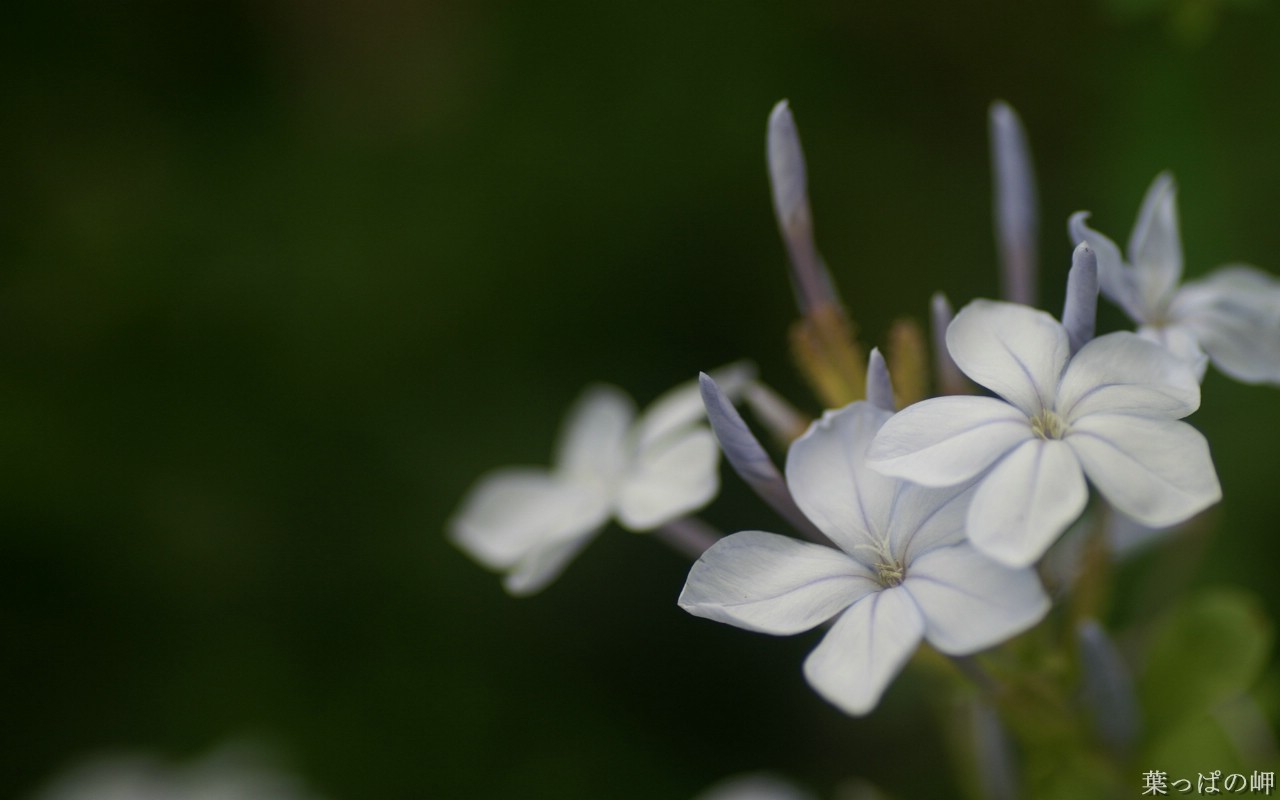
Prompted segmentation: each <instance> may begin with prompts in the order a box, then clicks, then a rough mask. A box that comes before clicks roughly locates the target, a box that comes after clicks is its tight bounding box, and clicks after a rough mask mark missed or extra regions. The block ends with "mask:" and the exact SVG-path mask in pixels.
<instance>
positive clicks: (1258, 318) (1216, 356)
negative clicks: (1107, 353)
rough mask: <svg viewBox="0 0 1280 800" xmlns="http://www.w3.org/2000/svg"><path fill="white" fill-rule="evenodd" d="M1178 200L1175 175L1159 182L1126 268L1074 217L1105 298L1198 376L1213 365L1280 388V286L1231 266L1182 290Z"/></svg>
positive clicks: (1146, 203) (1076, 238)
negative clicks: (1095, 257)
mask: <svg viewBox="0 0 1280 800" xmlns="http://www.w3.org/2000/svg"><path fill="white" fill-rule="evenodd" d="M1176 194H1177V189H1176V186H1175V185H1174V182H1173V177H1172V176H1171V175H1169V174H1168V173H1162V174H1160V175H1158V176H1156V179H1155V180H1154V181H1153V182H1152V184H1151V188H1150V189H1148V190H1147V194H1146V197H1145V198H1144V199H1143V201H1142V207H1141V209H1140V210H1139V212H1138V220H1137V223H1136V224H1135V225H1134V227H1133V233H1132V235H1131V236H1130V237H1129V247H1128V251H1129V252H1128V255H1129V258H1128V261H1127V262H1126V261H1125V259H1124V258H1122V257H1121V255H1120V248H1118V247H1117V246H1116V245H1115V243H1114V242H1112V241H1111V239H1109V238H1107V237H1106V236H1104V235H1103V234H1101V233H1099V232H1097V231H1095V230H1093V229H1092V228H1090V227H1089V226H1088V225H1087V224H1085V221H1086V220H1087V219H1088V218H1089V213H1088V212H1086V211H1080V212H1077V213H1076V214H1073V215H1072V217H1071V220H1070V222H1069V223H1068V230H1069V233H1070V236H1071V239H1072V241H1073V242H1081V241H1083V242H1088V244H1089V246H1090V247H1092V248H1093V249H1094V250H1095V251H1096V252H1097V254H1098V269H1099V279H1100V282H1101V284H1102V292H1103V294H1105V295H1106V296H1107V297H1108V298H1109V299H1110V300H1111V301H1112V302H1114V303H1115V304H1116V305H1118V306H1120V308H1122V309H1123V310H1124V311H1125V313H1127V314H1128V315H1129V316H1130V317H1131V318H1132V319H1133V321H1134V322H1136V323H1138V326H1139V328H1138V334H1139V335H1140V336H1143V337H1144V338H1147V339H1151V340H1152V341H1155V342H1159V343H1160V344H1161V345H1163V346H1164V347H1166V348H1167V349H1168V350H1169V351H1170V352H1172V353H1173V354H1174V355H1176V356H1178V357H1179V358H1182V359H1184V360H1185V361H1187V362H1189V363H1190V364H1192V365H1193V367H1194V369H1195V370H1196V371H1197V374H1198V376H1199V377H1201V378H1203V376H1204V371H1205V362H1206V361H1212V362H1213V364H1214V366H1216V367H1217V368H1218V369H1220V370H1222V371H1223V372H1224V373H1226V374H1227V375H1229V376H1231V377H1233V378H1235V379H1236V380H1240V381H1244V382H1246V383H1273V384H1280V280H1277V279H1276V278H1275V277H1273V276H1271V275H1268V274H1266V273H1265V272H1262V271H1260V270H1258V269H1255V268H1253V267H1248V266H1243V265H1231V266H1226V267H1222V268H1220V269H1218V270H1216V271H1214V272H1213V273H1211V274H1210V275H1209V276H1207V277H1205V278H1201V279H1199V280H1194V281H1188V282H1187V283H1185V284H1182V285H1181V286H1179V282H1180V281H1181V280H1182V241H1181V239H1180V237H1179V234H1178V207H1177V199H1176Z"/></svg>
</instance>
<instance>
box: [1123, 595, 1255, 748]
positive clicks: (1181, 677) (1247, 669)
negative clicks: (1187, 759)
mask: <svg viewBox="0 0 1280 800" xmlns="http://www.w3.org/2000/svg"><path fill="white" fill-rule="evenodd" d="M1271 637H1272V627H1271V623H1270V621H1269V620H1268V619H1267V618H1266V616H1265V615H1264V614H1263V613H1262V610H1261V607H1260V603H1259V601H1258V599H1257V598H1255V597H1254V596H1253V595H1251V594H1249V593H1247V592H1243V591H1238V590H1235V589H1216V590H1212V591H1208V592H1204V593H1202V594H1199V595H1196V596H1194V597H1192V598H1190V599H1189V600H1187V601H1185V602H1184V603H1183V604H1182V605H1180V606H1179V607H1177V608H1176V609H1174V611H1173V612H1172V613H1171V614H1170V616H1169V618H1168V619H1167V620H1166V621H1165V622H1164V624H1163V625H1162V626H1161V627H1160V629H1159V630H1158V631H1157V632H1156V634H1155V637H1154V638H1153V640H1152V642H1151V645H1150V649H1149V651H1148V653H1147V667H1146V671H1145V673H1144V675H1143V679H1142V686H1141V687H1140V693H1141V697H1142V700H1143V708H1144V711H1145V719H1147V720H1148V721H1149V723H1150V726H1151V730H1152V731H1153V732H1160V731H1165V730H1167V729H1172V728H1174V727H1177V726H1179V724H1180V723H1181V722H1182V721H1183V720H1185V719H1187V718H1189V717H1191V716H1199V715H1203V714H1205V713H1207V712H1209V711H1212V710H1213V708H1214V707H1215V706H1217V705H1219V704H1221V703H1222V702H1224V701H1226V700H1230V699H1231V698H1233V697H1236V696H1238V695H1240V694H1242V693H1243V692H1245V691H1246V690H1248V689H1249V688H1250V687H1251V686H1252V685H1253V684H1254V682H1255V681H1257V680H1258V677H1259V675H1260V673H1261V671H1262V669H1263V667H1264V666H1265V664H1266V661H1267V655H1268V653H1269V652H1270V650H1271Z"/></svg>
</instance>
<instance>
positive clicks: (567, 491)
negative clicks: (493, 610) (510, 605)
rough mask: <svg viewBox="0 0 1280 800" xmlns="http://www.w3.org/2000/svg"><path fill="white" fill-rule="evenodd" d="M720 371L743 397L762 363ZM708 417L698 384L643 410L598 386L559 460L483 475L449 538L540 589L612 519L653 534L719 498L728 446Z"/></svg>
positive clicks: (580, 404)
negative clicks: (722, 447)
mask: <svg viewBox="0 0 1280 800" xmlns="http://www.w3.org/2000/svg"><path fill="white" fill-rule="evenodd" d="M712 374H713V375H714V376H715V378H716V380H717V381H718V382H719V383H720V384H721V386H723V387H725V389H726V392H728V393H729V394H730V395H732V396H736V395H737V394H738V393H740V392H741V391H742V390H743V388H744V387H745V386H746V385H747V384H748V383H749V382H750V381H751V379H752V376H753V370H752V368H750V367H749V366H747V365H744V364H734V365H730V366H728V367H725V368H724V369H721V370H717V371H715V372H713V373H712ZM704 420H705V412H704V410H703V406H702V398H701V395H700V394H699V390H698V383H697V381H689V382H688V383H685V384H682V385H680V386H677V387H676V388H674V389H672V390H671V391H669V392H667V393H666V394H664V395H662V396H661V397H659V398H658V399H657V400H656V401H654V403H653V404H652V405H651V406H649V408H648V409H646V410H645V412H644V413H643V414H641V415H640V416H639V417H637V416H636V411H635V405H634V403H633V402H632V401H631V398H630V397H628V396H627V395H626V394H625V393H624V392H623V391H622V390H620V389H617V388H615V387H612V386H603V385H601V386H594V387H591V388H589V389H587V390H586V392H584V393H583V395H582V396H581V397H580V398H579V400H578V401H577V403H575V404H574V406H573V407H572V409H570V411H569V414H568V415H567V417H566V419H565V422H564V427H563V430H562V432H561V435H560V440H559V442H558V444H557V446H556V455H555V461H554V466H553V467H552V468H550V469H547V468H545V467H506V468H503V469H498V470H495V471H493V472H490V473H489V474H487V475H485V476H483V477H482V478H480V479H479V480H478V481H477V482H476V483H475V485H474V486H472V488H471V490H470V491H469V492H468V493H467V496H466V497H465V498H464V499H463V501H462V505H461V508H460V509H459V511H458V513H457V514H456V515H455V516H454V518H453V519H452V520H451V521H450V523H449V537H450V539H452V541H453V542H454V544H456V545H457V546H458V547H460V548H461V549H462V550H464V551H465V552H466V553H467V554H468V555H470V556H471V557H472V558H474V559H475V560H476V561H478V562H480V563H481V564H482V565H484V566H486V567H488V568H490V569H492V570H495V571H498V572H503V573H505V577H504V579H503V585H504V586H505V587H506V589H507V591H508V592H510V593H511V594H513V595H530V594H533V593H535V592H538V591H540V590H541V589H543V588H544V587H546V586H547V585H548V584H549V583H551V582H552V581H553V580H555V579H556V577H557V576H558V575H559V574H560V572H561V571H562V570H563V569H564V568H565V566H566V565H568V563H569V561H571V560H572V559H573V557H574V556H575V555H577V553H578V551H580V550H581V549H582V548H583V547H585V546H586V545H587V543H588V542H590V541H591V539H592V538H593V537H594V536H595V535H596V534H597V533H599V532H600V530H601V529H602V528H603V527H604V525H605V523H607V522H608V521H609V519H610V518H611V517H612V518H614V519H616V520H617V521H618V523H619V524H620V525H622V527H624V528H627V529H629V530H632V531H647V530H652V529H653V528H656V527H658V526H660V525H663V524H665V523H668V522H671V521H672V520H675V519H677V518H679V517H682V516H684V515H686V514H689V513H690V512H693V511H696V510H698V509H700V508H702V507H703V506H704V505H706V504H707V503H709V502H710V501H711V500H712V498H714V497H715V495H716V492H718V491H719V488H720V477H719V472H718V470H717V466H718V462H719V451H718V450H717V448H716V442H715V438H714V437H713V436H712V434H711V431H710V429H709V428H708V427H707V426H706V424H705V423H704Z"/></svg>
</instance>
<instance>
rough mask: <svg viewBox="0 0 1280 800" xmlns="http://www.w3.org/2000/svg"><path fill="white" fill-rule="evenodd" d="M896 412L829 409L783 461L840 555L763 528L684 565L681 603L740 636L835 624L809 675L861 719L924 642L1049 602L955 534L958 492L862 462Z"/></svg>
mask: <svg viewBox="0 0 1280 800" xmlns="http://www.w3.org/2000/svg"><path fill="white" fill-rule="evenodd" d="M891 415H892V412H890V411H887V410H885V409H881V408H877V407H875V406H874V405H872V404H870V403H866V402H858V403H854V404H853V405H851V406H848V407H846V408H844V409H842V410H840V411H829V412H827V413H826V414H825V415H824V416H823V417H822V419H820V420H819V421H817V422H815V423H814V424H813V425H812V426H811V427H810V429H809V431H808V432H807V433H806V434H805V435H804V436H802V437H800V438H799V439H797V440H796V442H795V443H794V444H793V445H792V446H791V449H790V451H789V452H788V455H787V468H786V473H787V485H788V487H789V488H790V489H791V493H792V495H793V496H794V497H795V501H796V504H797V505H798V506H799V507H800V509H801V510H802V511H803V512H804V513H805V515H806V516H808V517H809V519H810V520H812V521H813V523H814V524H815V525H816V526H817V527H818V528H819V529H820V530H821V531H822V533H824V534H825V535H826V536H827V537H828V538H829V539H830V540H831V541H832V542H834V543H835V544H836V545H837V547H838V548H839V549H836V548H832V547H827V546H824V545H819V544H811V543H808V542H801V541H798V540H796V539H792V538H789V537H786V536H779V535H777V534H773V533H764V532H762V531H745V532H742V533H735V534H733V535H732V536H728V537H725V538H724V539H722V540H720V541H719V542H717V543H716V544H715V545H713V546H712V547H711V548H710V549H709V550H707V552H705V553H703V555H702V558H700V559H699V560H698V562H697V563H696V564H694V565H693V569H692V570H691V571H690V572H689V579H688V581H687V582H686V583H685V587H684V591H683V592H682V593H681V595H680V606H681V607H682V608H684V609H685V610H686V611H688V612H689V613H691V614H693V615H695V616H699V617H706V618H707V619H713V620H716V621H719V622H725V623H728V624H730V625H735V626H737V627H739V628H744V629H746V630H752V631H759V632H761V633H770V634H774V635H790V634H796V633H800V632H802V631H806V630H809V629H810V628H813V627H816V626H818V625H820V624H822V623H823V622H826V621H827V620H829V619H833V618H834V620H835V621H834V624H833V625H832V627H831V630H830V631H829V632H828V633H827V635H826V636H825V637H824V638H823V640H822V642H821V643H820V644H819V645H818V647H817V648H816V649H815V650H814V651H813V652H812V653H811V654H810V655H809V657H808V659H807V660H806V661H805V665H804V671H805V677H806V678H807V679H808V681H809V684H810V685H811V686H813V688H814V689H815V690H817V691H818V693H819V694H821V695H822V696H823V697H825V698H826V699H827V700H829V701H830V702H831V703H833V704H834V705H836V706H838V707H839V708H840V709H842V710H843V711H845V712H846V713H849V714H865V713H867V712H868V711H870V710H871V709H872V708H874V707H875V705H876V703H877V702H879V699H880V696H881V694H883V692H884V690H885V688H886V687H887V686H888V684H889V682H890V681H891V680H892V679H893V677H894V676H895V675H896V674H897V673H898V671H899V670H900V669H901V668H902V666H903V664H904V663H905V662H906V660H907V659H908V658H909V657H910V656H911V654H912V653H914V652H915V650H916V647H917V645H919V643H920V640H921V639H927V640H928V641H929V643H930V644H932V645H933V646H934V647H936V648H937V649H938V650H940V651H942V652H944V653H947V654H951V655H967V654H970V653H975V652H977V651H979V650H983V649H986V648H988V647H991V646H993V645H995V644H998V643H1000V642H1002V641H1004V640H1005V639H1008V638H1009V637H1011V636H1013V635H1014V634H1017V633H1020V632H1021V631H1023V630H1026V629H1027V628H1029V627H1031V626H1032V625H1034V624H1035V623H1036V622H1038V621H1039V620H1040V618H1041V617H1043V616H1044V614H1045V612H1046V611H1048V608H1049V600H1048V598H1047V597H1046V596H1045V594H1044V591H1043V590H1042V589H1041V587H1040V583H1039V580H1038V579H1037V578H1036V575H1035V572H1034V571H1032V570H1030V569H1010V568H1007V567H1003V566H1001V565H999V564H997V563H996V562H994V561H992V560H990V559H988V558H986V557H985V556H983V555H981V554H980V553H978V552H977V551H976V550H975V549H974V548H973V547H972V546H970V545H969V544H968V543H967V542H965V540H964V519H965V509H966V507H967V506H968V503H969V497H970V494H971V492H969V491H968V490H967V489H957V488H953V489H945V490H939V489H928V488H924V487H921V486H917V485H914V484H910V483H907V482H906V481H899V480H894V479H892V478H887V477H885V476H883V475H880V474H878V473H876V472H874V471H873V470H871V469H870V468H869V467H868V466H867V463H866V451H867V447H868V446H869V445H870V443H871V441H872V439H873V438H874V437H875V434H876V432H877V431H878V430H879V429H880V427H881V426H882V425H883V424H884V423H885V420H887V419H889V418H890V416H891Z"/></svg>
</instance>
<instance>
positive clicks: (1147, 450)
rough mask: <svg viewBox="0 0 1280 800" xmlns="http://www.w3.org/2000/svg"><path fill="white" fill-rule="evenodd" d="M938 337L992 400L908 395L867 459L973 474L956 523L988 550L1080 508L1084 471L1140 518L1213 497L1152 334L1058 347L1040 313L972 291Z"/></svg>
mask: <svg viewBox="0 0 1280 800" xmlns="http://www.w3.org/2000/svg"><path fill="white" fill-rule="evenodd" d="M947 349H948V350H949V351H950V352H951V357H952V358H953V359H954V360H955V362H956V364H957V365H958V366H959V367H960V369H961V370H963V371H964V373H965V374H966V375H968V376H969V377H970V378H972V379H973V380H974V381H976V382H977V383H979V384H981V385H983V386H985V387H987V388H988V389H991V390H992V391H994V392H995V393H996V394H998V395H1000V397H1001V398H1003V400H1001V399H997V398H992V397H940V398H935V399H932V400H925V401H923V402H920V403H917V404H915V405H914V406H911V407H910V408H907V409H905V410H903V411H902V412H901V413H899V414H898V415H897V416H895V417H894V418H893V419H892V420H890V421H889V422H888V424H886V425H885V426H884V430H882V431H881V432H880V435H879V436H878V437H877V438H876V441H875V443H874V444H873V445H872V447H871V452H870V456H869V457H870V461H871V465H872V466H873V467H874V468H875V469H877V470H879V471H881V472H883V473H884V474H886V475H892V476H894V477H898V478H904V479H906V480H910V481H914V482H916V483H920V484H923V485H925V486H950V485H954V484H960V483H964V482H967V481H971V480H973V479H974V478H977V477H978V476H981V478H980V479H979V485H978V489H977V492H976V493H975V495H974V498H973V504H972V505H971V506H970V507H969V513H968V522H967V523H966V530H967V531H968V534H969V540H970V541H972V542H973V544H974V546H975V547H977V548H978V549H979V550H981V551H982V552H983V553H986V554H987V555H989V556H991V557H992V558H994V559H997V560H998V561H1000V562H1002V563H1004V564H1008V565H1010V566H1024V565H1027V564H1031V563H1032V562H1034V561H1035V560H1036V559H1037V558H1039V557H1040V556H1041V555H1042V554H1043V553H1044V551H1045V550H1046V549H1047V548H1048V547H1049V545H1050V544H1052V543H1053V541H1054V540H1055V539H1057V538H1058V535H1059V534H1061V533H1062V532H1063V531H1064V530H1065V529H1066V528H1067V526H1069V525H1070V524H1071V522H1072V521H1073V520H1074V519H1076V517H1078V516H1080V512H1081V511H1083V510H1084V507H1085V503H1086V502H1087V500H1088V490H1087V489H1086V487H1085V480H1084V478H1085V476H1086V475H1088V477H1089V480H1090V481H1092V482H1093V484H1094V486H1096V487H1097V488H1098V491H1100V492H1101V493H1102V495H1103V496H1104V497H1105V498H1106V499H1107V500H1109V501H1110V502H1111V504H1112V505H1114V506H1115V507H1116V508H1117V509H1119V510H1120V511H1121V512H1123V513H1125V514H1127V515H1128V516H1130V517H1132V518H1134V519H1135V520H1137V521H1138V522H1141V523H1142V524H1144V525H1148V526H1152V527H1160V526H1166V525H1172V524H1174V523H1177V522H1181V521H1182V520H1185V519H1187V518H1188V517H1190V516H1191V515H1193V514H1195V513H1196V512H1198V511H1200V510H1202V509H1204V508H1205V507H1207V506H1209V505H1211V504H1213V503H1215V502H1217V501H1218V500H1219V499H1220V498H1221V497H1222V490H1221V488H1220V487H1219V485H1218V476H1217V474H1216V473H1215V472H1214V468H1213V462H1212V460H1211V459H1210V458H1209V445H1208V443H1207V442H1206V441H1205V439H1204V437H1203V436H1202V435H1201V434H1200V433H1199V432H1198V431H1197V430H1195V429H1194V428H1192V427H1191V426H1190V425H1187V424H1186V423H1184V422H1178V421H1177V420H1178V419H1179V418H1181V417H1185V416H1186V415H1188V414H1190V413H1191V412H1192V411H1195V410H1196V408H1197V407H1198V406H1199V405H1200V385H1199V382H1198V381H1197V380H1196V377H1195V375H1194V374H1193V373H1192V372H1191V370H1190V369H1189V368H1188V367H1187V366H1186V364H1185V362H1183V361H1180V360H1179V359H1177V358H1175V357H1174V356H1172V355H1170V354H1169V353H1168V352H1167V351H1165V350H1164V349H1162V348H1161V347H1159V346H1158V345H1155V344H1153V343H1151V342H1148V341H1146V340H1144V339H1141V338H1139V337H1137V336H1135V335H1134V334H1132V333H1123V332H1122V333H1112V334H1108V335H1106V336H1101V337H1099V338H1097V339H1094V340H1093V341H1091V342H1089V343H1088V344H1086V345H1084V347H1082V348H1081V349H1080V351H1079V352H1078V353H1076V355H1075V357H1074V358H1069V353H1070V349H1069V346H1068V343H1067V333H1066V330H1065V329H1064V328H1063V327H1062V325H1060V324H1059V323H1058V321H1057V320H1055V319H1054V318H1053V317H1051V316H1049V315H1048V314H1045V313H1044V312H1042V311H1036V310H1034V309H1031V308H1027V307H1026V306H1019V305H1015V304H1012V303H999V302H994V301H990V300H976V301H974V302H972V303H970V304H969V305H968V306H966V307H965V308H964V309H963V310H962V311H961V312H960V313H959V314H957V315H956V318H955V320H954V321H953V322H952V323H951V326H950V327H949V328H948V329H947ZM1006 401H1007V402H1006Z"/></svg>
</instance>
